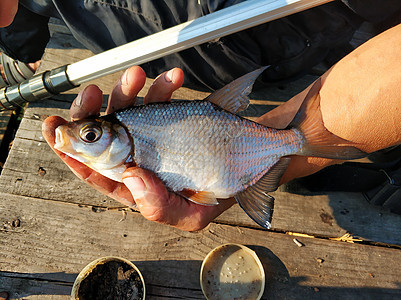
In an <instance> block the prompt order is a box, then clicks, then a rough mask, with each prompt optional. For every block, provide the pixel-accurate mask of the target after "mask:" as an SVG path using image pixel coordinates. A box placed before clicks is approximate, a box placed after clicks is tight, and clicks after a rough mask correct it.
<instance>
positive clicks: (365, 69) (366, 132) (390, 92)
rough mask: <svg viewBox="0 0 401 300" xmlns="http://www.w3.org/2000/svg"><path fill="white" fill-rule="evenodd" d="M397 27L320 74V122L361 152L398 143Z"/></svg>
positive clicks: (400, 34) (400, 29)
mask: <svg viewBox="0 0 401 300" xmlns="http://www.w3.org/2000/svg"><path fill="white" fill-rule="evenodd" d="M400 45H401V25H398V26H396V27H394V28H392V29H390V30H387V31H386V32H384V33H383V34H381V35H379V36H377V37H375V38H373V39H371V40H370V41H368V42H367V43H365V44H363V45H362V46H360V47H359V48H357V49H356V50H355V51H353V52H352V53H350V54H349V55H347V56H346V57H345V58H344V59H342V60H341V61H340V62H338V63H337V64H336V65H335V66H334V67H333V68H332V69H331V70H329V71H328V72H327V73H326V74H324V75H323V76H322V79H323V80H322V88H321V90H320V97H321V110H322V115H323V121H324V124H325V126H326V128H327V129H328V130H330V131H331V132H332V133H334V134H336V135H338V136H340V137H342V138H344V139H346V140H349V141H351V142H353V143H356V144H358V148H360V149H361V150H363V151H365V152H373V151H377V150H380V149H383V148H386V147H389V146H393V145H396V144H400V143H401V50H400Z"/></svg>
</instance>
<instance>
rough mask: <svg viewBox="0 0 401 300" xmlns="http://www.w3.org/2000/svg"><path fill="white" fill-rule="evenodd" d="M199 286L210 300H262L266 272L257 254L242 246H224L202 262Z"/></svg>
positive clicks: (217, 248) (216, 249)
mask: <svg viewBox="0 0 401 300" xmlns="http://www.w3.org/2000/svg"><path fill="white" fill-rule="evenodd" d="M200 282H201V288H202V291H203V294H204V295H205V297H206V298H207V299H209V300H214V299H260V298H261V297H262V294H263V291H264V288H265V272H264V269H263V266H262V263H261V262H260V260H259V258H258V256H257V255H256V253H255V252H254V251H252V250H251V249H249V248H248V247H245V246H243V245H239V244H224V245H221V246H218V247H216V248H215V249H213V250H212V251H211V252H210V253H209V254H208V255H207V256H206V257H205V259H204V260H203V264H202V267H201V274H200Z"/></svg>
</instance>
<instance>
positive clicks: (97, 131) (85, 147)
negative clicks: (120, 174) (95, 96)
mask: <svg viewBox="0 0 401 300" xmlns="http://www.w3.org/2000/svg"><path fill="white" fill-rule="evenodd" d="M55 133H56V140H55V145H54V148H55V149H57V150H59V151H61V152H63V153H65V154H67V155H68V156H70V157H72V158H74V159H76V160H78V161H80V162H82V163H84V164H85V165H87V166H89V167H90V168H92V169H94V170H95V171H98V172H100V173H103V172H104V171H105V170H106V171H107V170H111V169H115V168H118V167H120V166H121V165H123V164H124V163H125V162H126V161H127V159H128V158H129V157H130V155H131V153H132V152H133V143H132V139H131V138H130V136H129V134H128V132H127V130H126V129H125V127H123V126H122V125H120V124H118V123H114V122H109V121H106V120H104V119H101V118H97V119H87V120H79V121H75V122H70V123H67V124H64V125H60V126H58V127H57V128H56V132H55ZM120 169H121V168H120Z"/></svg>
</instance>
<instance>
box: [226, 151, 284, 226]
mask: <svg viewBox="0 0 401 300" xmlns="http://www.w3.org/2000/svg"><path fill="white" fill-rule="evenodd" d="M290 160H291V159H290V158H289V157H282V158H281V159H280V160H279V161H278V162H277V163H276V164H275V165H274V166H273V167H271V168H270V170H269V171H268V172H267V173H266V174H265V175H263V177H262V178H261V179H259V181H258V182H256V183H255V184H253V185H251V186H250V187H248V188H247V189H246V190H245V191H242V192H240V193H238V194H237V195H235V196H234V198H235V200H237V202H238V204H239V205H240V206H241V208H242V209H243V210H244V211H245V212H246V214H247V215H248V216H249V217H250V218H251V219H252V220H254V221H255V222H256V223H258V224H259V225H260V226H262V227H264V228H266V229H269V228H270V226H271V220H272V216H273V208H274V198H273V197H272V196H270V195H268V194H267V193H268V192H271V191H274V190H276V189H277V187H278V183H279V181H280V178H281V177H282V176H283V174H284V172H285V170H287V167H288V164H289V163H290Z"/></svg>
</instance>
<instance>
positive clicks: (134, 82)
mask: <svg viewBox="0 0 401 300" xmlns="http://www.w3.org/2000/svg"><path fill="white" fill-rule="evenodd" d="M145 82H146V74H145V72H144V71H143V70H142V68H141V67H138V66H133V67H131V68H129V69H127V70H126V71H125V72H124V73H123V75H122V76H121V78H120V79H119V81H118V82H117V84H116V86H115V87H114V88H113V91H112V92H111V94H110V98H109V104H108V106H107V109H106V114H110V113H112V112H114V111H116V110H119V109H122V108H125V107H128V106H131V105H134V104H135V100H136V96H137V95H138V93H139V92H140V90H141V89H142V88H143V86H144V85H145Z"/></svg>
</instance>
